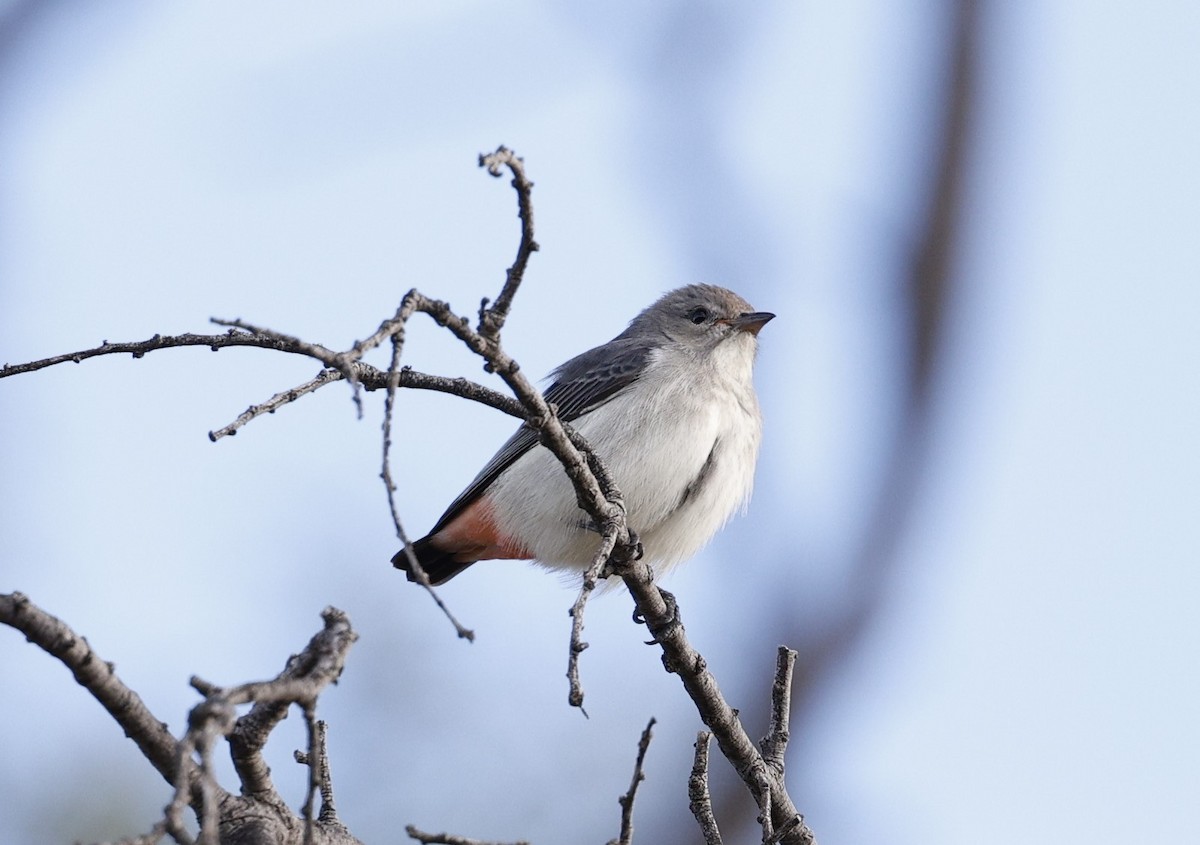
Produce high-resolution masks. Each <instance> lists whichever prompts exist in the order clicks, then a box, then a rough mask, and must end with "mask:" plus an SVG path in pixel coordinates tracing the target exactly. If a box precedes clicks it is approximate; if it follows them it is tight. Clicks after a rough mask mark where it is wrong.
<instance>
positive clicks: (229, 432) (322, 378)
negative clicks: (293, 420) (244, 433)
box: [208, 370, 344, 443]
mask: <svg viewBox="0 0 1200 845" xmlns="http://www.w3.org/2000/svg"><path fill="white" fill-rule="evenodd" d="M342 378H344V376H343V375H342V374H341V373H340V372H338V371H337V370H321V372H319V373H317V375H316V376H315V377H313V378H311V379H309V380H308V381H306V382H304V384H301V385H297V386H296V387H293V388H291V389H290V390H284V391H282V392H280V393H276V394H275V395H274V396H272V397H271V398H270V399H268V400H267V401H266V402H263V403H262V404H261V405H251V406H250V407H249V408H247V409H246V410H245V411H243V412H242V413H241V414H239V415H238V418H237V419H236V420H234V421H233V422H231V423H230V424H229V425H227V426H225V427H223V428H219V429H217V430H216V431H210V432H209V433H208V439H209V440H211V441H212V442H213V443H216V442H217V441H218V440H220V439H221V438H222V437H226V436H228V437H232V436H233V435H235V434H237V433H238V429H240V428H242V427H243V426H244V425H246V423H248V422H250V421H251V420H253V419H255V418H256V417H261V416H262V415H263V414H273V413H275V412H276V411H278V410H279V409H280V408H282V407H283V406H284V405H287V404H289V403H291V402H295V401H296V400H297V399H299V398H300V397H301V396H305V395H307V394H309V393H313V392H314V391H317V390H319V389H321V388H322V387H324V386H325V385H327V384H329V383H330V382H332V381H338V380H340V379H342Z"/></svg>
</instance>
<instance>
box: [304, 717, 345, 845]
mask: <svg viewBox="0 0 1200 845" xmlns="http://www.w3.org/2000/svg"><path fill="white" fill-rule="evenodd" d="M327 734H328V726H327V725H326V724H325V722H324V721H322V720H320V719H317V720H316V722H315V723H313V731H312V733H311V735H310V736H309V743H308V745H309V748H308V751H296V752H295V759H296V762H297V763H300V764H301V765H304V766H308V767H309V769H310V770H311V772H312V776H311V780H312V782H314V783H315V784H316V787H317V789H318V790H319V791H320V793H321V809H320V812H319V813H318V814H317V818H318V819H319V820H320V821H321V822H322V823H324V824H334V823H340V822H339V820H338V814H337V807H336V806H335V805H334V802H333V775H332V773H331V771H330V769H329V752H328V750H327V745H326V736H327ZM310 806H311V804H310Z"/></svg>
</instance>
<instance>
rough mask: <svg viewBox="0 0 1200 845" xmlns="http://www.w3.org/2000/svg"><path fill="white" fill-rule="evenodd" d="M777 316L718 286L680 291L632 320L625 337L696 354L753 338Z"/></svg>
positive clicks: (670, 294)
mask: <svg viewBox="0 0 1200 845" xmlns="http://www.w3.org/2000/svg"><path fill="white" fill-rule="evenodd" d="M774 316H775V315H774V314H771V313H769V312H767V311H755V310H754V308H753V307H751V305H750V303H749V302H747V301H746V300H744V299H742V298H741V297H740V296H738V295H737V294H736V293H734V292H733V291H731V290H727V289H726V288H722V287H718V286H717V285H688V286H687V287H683V288H677V289H676V290H673V291H671V292H670V293H668V294H665V295H664V296H663V297H662V298H661V299H659V300H658V301H657V302H655V303H654V304H653V305H651V306H650V307H649V308H647V309H646V310H645V311H643V312H642V313H641V314H638V315H637V316H636V317H634V318H633V322H631V323H630V324H629V328H627V329H626V330H625V331H624V332H623V333H622V334H623V336H625V337H632V336H645V337H649V338H653V339H655V340H659V341H662V340H665V341H667V342H671V343H675V344H678V345H680V346H683V347H686V348H688V349H692V350H696V351H704V350H711V349H713V348H715V347H716V346H718V345H719V344H721V343H722V342H723V341H725V340H730V339H734V338H743V339H744V341H745V342H746V343H748V345H749V346H750V347H753V346H754V336H755V335H757V334H758V331H759V329H761V328H762V327H763V326H765V325H766V324H767V322H768V321H770V320H771V319H772V318H773V317H774Z"/></svg>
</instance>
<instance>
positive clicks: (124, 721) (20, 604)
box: [0, 593, 179, 783]
mask: <svg viewBox="0 0 1200 845" xmlns="http://www.w3.org/2000/svg"><path fill="white" fill-rule="evenodd" d="M0 622H2V623H4V624H5V625H9V626H11V627H13V628H16V629H17V630H18V631H20V632H21V633H23V634H24V635H25V638H26V639H27V640H29V642H31V643H33V644H34V645H36V646H38V647H39V648H41V649H42V650H43V651H45V652H47V653H48V654H51V655H53V656H54V657H57V658H58V659H59V660H60V661H61V662H62V664H63V665H64V666H66V667H67V668H68V669H69V670H71V674H73V675H74V676H75V680H76V681H78V682H79V684H80V685H81V686H83V687H84V688H85V689H86V690H87V691H88V692H90V693H91V694H92V696H93V697H94V698H95V699H96V700H97V701H99V702H100V704H101V706H103V707H104V709H105V710H107V711H108V714H109V715H110V716H112V717H113V719H115V720H116V722H117V724H118V725H120V726H121V729H122V730H124V731H125V735H126V736H128V737H129V738H130V739H132V740H133V741H134V743H136V744H137V747H138V748H139V749H140V750H141V752H142V754H143V755H145V757H146V759H147V760H149V761H150V764H151V765H152V766H154V768H155V769H156V770H158V773H159V774H160V775H162V776H163V778H164V779H165V780H166V781H167V782H168V783H174V782H175V780H176V775H177V773H178V771H179V769H178V762H177V761H176V759H175V737H173V736H171V733H170V731H168V730H167V726H166V724H164V723H163V721H162V720H161V719H158V718H156V717H155V716H154V714H153V713H151V712H150V710H149V708H148V707H146V704H145V702H143V701H142V699H141V697H140V696H138V694H137V693H136V692H134V691H133V690H131V689H129V687H127V686H125V684H123V683H122V682H121V679H120V678H118V677H117V675H116V672H115V671H114V670H113V665H112V664H111V663H108V662H106V661H104V660H103V659H102V658H101V657H100V656H99V655H98V654H96V652H95V651H93V650H92V647H91V646H90V645H88V642H87V640H85V639H84V638H83V637H81V636H79V635H78V634H76V633H75V632H74V631H72V630H71V628H70V627H69V626H68V625H67V624H66V623H65V622H63V621H62V620H61V619H58V618H56V617H54V616H51V615H50V614H49V613H46V611H44V610H42V609H40V608H39V607H37V606H36V605H35V604H34V603H33V602H31V601H30V600H29V599H28V597H26V596H25V595H24V594H22V593H11V594H7V595H0Z"/></svg>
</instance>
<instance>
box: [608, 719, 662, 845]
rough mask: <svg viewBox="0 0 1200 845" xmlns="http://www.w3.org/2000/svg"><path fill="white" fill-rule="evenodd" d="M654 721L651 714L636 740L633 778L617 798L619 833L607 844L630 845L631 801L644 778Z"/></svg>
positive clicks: (631, 830)
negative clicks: (625, 790)
mask: <svg viewBox="0 0 1200 845" xmlns="http://www.w3.org/2000/svg"><path fill="white" fill-rule="evenodd" d="M655 721H656V720H655V718H654V717H653V716H651V717H650V721H649V722H647V723H646V727H645V729H644V730H643V731H642V738H641V739H640V740H638V753H637V761H636V762H635V763H634V764H633V780H631V781H630V783H629V791H628V792H626V793H625V794H624V795H622V796H621V797H620V798H618V799H617V802H618V803H619V804H620V805H621V834H620V836H619V837H618V838H617V839H610V840H609V842H608V845H631V844H632V842H633V801H634V798H636V797H637V790H638V786H639V785H640V784H641V782H642V781H644V780H645V779H646V775H645V773H644V772H643V771H642V765H643V763H645V761H646V750H647V749H648V748H649V747H650V738H651V736H652V734H651V733H650V729H651V728H653V727H654V723H655Z"/></svg>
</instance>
